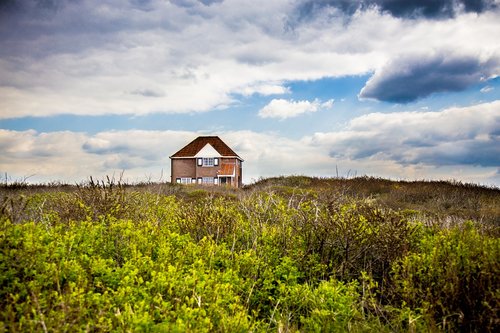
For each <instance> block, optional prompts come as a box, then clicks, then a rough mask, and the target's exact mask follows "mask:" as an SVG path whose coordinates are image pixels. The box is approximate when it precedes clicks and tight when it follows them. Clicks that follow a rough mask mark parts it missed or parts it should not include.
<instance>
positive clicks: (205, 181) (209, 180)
mask: <svg viewBox="0 0 500 333" xmlns="http://www.w3.org/2000/svg"><path fill="white" fill-rule="evenodd" d="M202 182H203V184H205V185H212V184H213V183H214V177H203V179H202Z"/></svg>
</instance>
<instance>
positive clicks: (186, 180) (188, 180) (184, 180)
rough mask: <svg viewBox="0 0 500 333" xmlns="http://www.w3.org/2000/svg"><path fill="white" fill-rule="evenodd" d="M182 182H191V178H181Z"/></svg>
mask: <svg viewBox="0 0 500 333" xmlns="http://www.w3.org/2000/svg"><path fill="white" fill-rule="evenodd" d="M180 183H181V184H191V178H184V177H183V178H181V181H180Z"/></svg>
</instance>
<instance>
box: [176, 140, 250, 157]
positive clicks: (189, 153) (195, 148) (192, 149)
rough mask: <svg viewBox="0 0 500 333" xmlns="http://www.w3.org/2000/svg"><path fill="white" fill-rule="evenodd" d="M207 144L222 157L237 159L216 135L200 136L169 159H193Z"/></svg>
mask: <svg viewBox="0 0 500 333" xmlns="http://www.w3.org/2000/svg"><path fill="white" fill-rule="evenodd" d="M207 144H210V145H211V146H212V147H213V148H214V149H215V150H216V151H217V152H218V153H219V154H220V155H221V156H222V157H229V156H230V157H237V158H239V159H240V160H241V157H239V156H238V154H236V153H235V152H234V151H233V150H232V149H231V148H230V147H229V146H228V145H227V144H226V143H225V142H224V141H222V139H221V138H220V137H219V136H217V135H205V136H203V135H200V136H198V137H197V138H196V139H194V140H193V141H191V142H190V143H188V144H187V145H186V146H184V147H183V148H181V149H180V150H179V151H177V152H176V153H175V154H173V155H172V156H170V158H175V157H194V156H195V155H196V154H198V152H199V151H200V150H201V149H203V147H205V146H206V145H207Z"/></svg>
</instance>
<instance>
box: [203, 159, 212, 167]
mask: <svg viewBox="0 0 500 333" xmlns="http://www.w3.org/2000/svg"><path fill="white" fill-rule="evenodd" d="M203 166H204V167H213V166H214V158H213V157H203Z"/></svg>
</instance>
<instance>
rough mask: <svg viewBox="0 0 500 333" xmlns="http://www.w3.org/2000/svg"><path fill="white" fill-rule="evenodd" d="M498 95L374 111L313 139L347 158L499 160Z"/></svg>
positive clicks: (491, 163)
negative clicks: (471, 102) (456, 104)
mask: <svg viewBox="0 0 500 333" xmlns="http://www.w3.org/2000/svg"><path fill="white" fill-rule="evenodd" d="M499 108H500V101H495V102H491V103H484V104H479V105H475V106H471V107H464V108H450V109H446V110H444V111H441V112H406V113H385V114H383V113H372V114H367V115H364V116H361V117H358V118H354V119H353V120H351V121H350V122H349V124H348V125H347V127H346V128H345V129H344V130H342V131H339V132H331V133H316V134H315V135H314V136H312V137H311V143H313V144H317V145H322V146H324V147H325V149H327V150H328V151H329V152H330V155H331V156H333V157H338V158H347V159H354V160H360V159H369V160H391V161H394V162H396V163H398V164H401V165H427V166H434V167H441V166H458V165H462V166H463V165H469V166H478V167H486V168H491V167H497V166H498V165H500V114H499V113H498V110H499Z"/></svg>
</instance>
